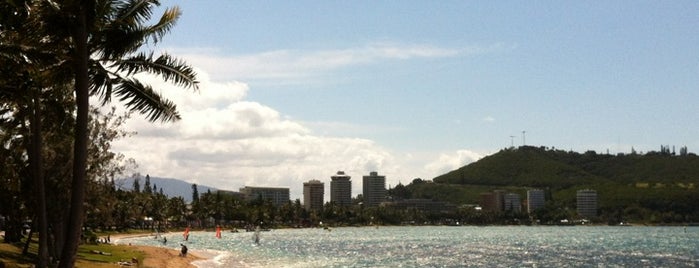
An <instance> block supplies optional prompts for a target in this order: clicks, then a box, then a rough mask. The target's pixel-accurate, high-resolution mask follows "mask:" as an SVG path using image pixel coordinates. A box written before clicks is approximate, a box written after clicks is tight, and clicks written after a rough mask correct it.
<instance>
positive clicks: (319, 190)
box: [303, 180, 325, 211]
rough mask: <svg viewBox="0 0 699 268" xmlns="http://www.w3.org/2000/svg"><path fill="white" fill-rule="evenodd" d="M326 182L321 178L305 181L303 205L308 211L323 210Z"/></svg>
mask: <svg viewBox="0 0 699 268" xmlns="http://www.w3.org/2000/svg"><path fill="white" fill-rule="evenodd" d="M324 195H325V184H324V183H322V182H320V181H319V180H310V181H308V182H304V183H303V207H304V208H305V209H306V211H322V210H323V196H324Z"/></svg>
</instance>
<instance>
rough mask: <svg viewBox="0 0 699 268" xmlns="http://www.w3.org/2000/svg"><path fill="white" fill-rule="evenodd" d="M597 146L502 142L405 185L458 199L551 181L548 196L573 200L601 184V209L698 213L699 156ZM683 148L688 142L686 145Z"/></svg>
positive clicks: (621, 214) (414, 191)
mask: <svg viewBox="0 0 699 268" xmlns="http://www.w3.org/2000/svg"><path fill="white" fill-rule="evenodd" d="M666 148H667V147H663V150H661V152H649V153H646V154H637V153H633V154H619V155H610V154H597V153H595V152H594V151H588V152H585V153H577V152H569V151H562V150H555V149H548V148H544V147H531V146H523V147H519V148H509V149H503V150H501V151H500V152H498V153H496V154H493V155H490V156H487V157H484V158H482V159H481V160H479V161H477V162H474V163H471V164H469V165H466V166H464V167H461V168H459V169H456V170H453V171H451V172H448V173H446V174H443V175H441V176H438V177H436V178H434V179H433V182H432V183H429V182H424V181H422V180H420V181H418V182H419V183H416V181H414V182H413V183H411V184H409V185H407V186H405V188H406V189H407V192H409V193H410V194H409V196H411V197H415V198H432V199H437V200H442V201H448V202H452V203H456V204H467V203H478V201H479V196H478V194H479V193H481V192H487V191H490V190H495V189H502V190H506V191H509V192H515V193H519V194H521V195H522V199H523V202H524V199H525V198H526V190H527V189H532V188H540V189H545V190H547V192H548V193H549V196H550V200H549V202H552V203H555V204H556V206H559V207H568V208H570V209H574V207H575V192H576V191H577V190H579V189H586V188H589V189H594V190H596V191H597V192H598V198H599V201H598V204H599V209H600V215H601V216H604V217H617V218H629V219H633V220H637V221H644V222H654V223H669V222H696V221H699V209H696V208H695V207H694V206H695V205H696V204H699V189H697V186H699V156H697V155H695V154H692V153H686V149H685V150H683V151H682V154H681V155H676V154H674V153H671V152H669V150H667V149H666ZM683 149H684V148H683Z"/></svg>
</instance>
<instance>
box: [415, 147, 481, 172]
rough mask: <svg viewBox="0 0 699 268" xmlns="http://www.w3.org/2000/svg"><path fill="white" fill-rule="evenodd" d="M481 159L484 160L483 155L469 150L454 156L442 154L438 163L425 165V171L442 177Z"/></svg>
mask: <svg viewBox="0 0 699 268" xmlns="http://www.w3.org/2000/svg"><path fill="white" fill-rule="evenodd" d="M481 158H483V155H481V154H479V153H476V152H473V151H469V150H458V151H456V153H453V154H441V155H440V156H439V158H438V159H437V160H436V161H433V162H431V163H428V164H427V165H425V169H426V170H427V171H428V173H430V174H435V175H441V174H444V173H447V172H449V171H452V170H455V169H458V168H460V167H463V166H465V165H467V164H470V163H473V162H476V161H478V160H479V159H481Z"/></svg>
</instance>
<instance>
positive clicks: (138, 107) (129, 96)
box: [114, 79, 180, 122]
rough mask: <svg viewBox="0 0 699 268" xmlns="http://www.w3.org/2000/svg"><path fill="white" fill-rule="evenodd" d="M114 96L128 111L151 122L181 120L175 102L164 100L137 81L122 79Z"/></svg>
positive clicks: (151, 89) (150, 88) (147, 86)
mask: <svg viewBox="0 0 699 268" xmlns="http://www.w3.org/2000/svg"><path fill="white" fill-rule="evenodd" d="M114 94H115V95H116V96H118V97H119V100H120V101H122V102H124V103H125V105H126V107H127V108H128V109H130V110H131V111H136V112H138V113H140V114H143V115H145V116H146V118H147V119H148V120H149V121H151V122H154V121H161V122H169V121H176V120H179V119H180V115H179V113H178V112H177V106H176V105H175V104H174V103H173V102H171V101H169V100H166V99H163V98H162V97H161V96H160V94H158V93H157V92H155V91H154V90H153V88H152V87H151V86H149V85H145V84H143V83H141V82H140V81H138V80H136V79H120V81H119V84H118V85H117V86H116V88H115V90H114Z"/></svg>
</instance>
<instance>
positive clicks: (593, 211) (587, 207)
mask: <svg viewBox="0 0 699 268" xmlns="http://www.w3.org/2000/svg"><path fill="white" fill-rule="evenodd" d="M576 197H577V198H576V200H577V203H578V204H577V205H578V215H580V216H584V217H596V216H597V191H595V190H590V189H585V190H579V191H578V192H577V195H576Z"/></svg>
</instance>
